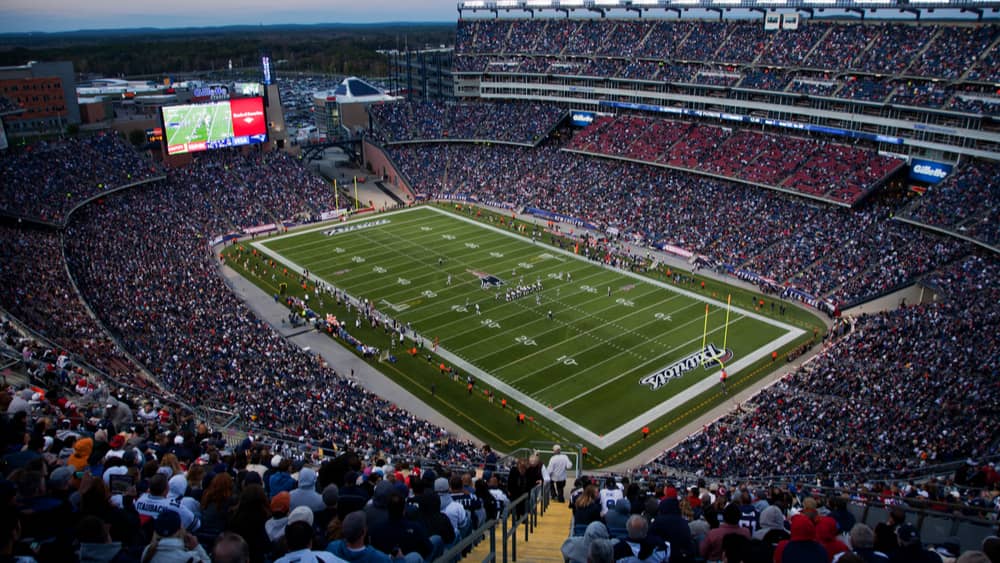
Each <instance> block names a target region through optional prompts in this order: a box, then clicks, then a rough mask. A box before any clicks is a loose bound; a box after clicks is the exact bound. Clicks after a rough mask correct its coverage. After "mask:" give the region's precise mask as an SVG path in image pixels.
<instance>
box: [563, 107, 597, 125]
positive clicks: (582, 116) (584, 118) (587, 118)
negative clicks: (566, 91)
mask: <svg viewBox="0 0 1000 563" xmlns="http://www.w3.org/2000/svg"><path fill="white" fill-rule="evenodd" d="M569 118H570V121H571V122H572V123H573V125H575V126H576V127H586V126H588V125H590V124H591V123H593V122H594V113H593V112H589V111H574V112H570V116H569Z"/></svg>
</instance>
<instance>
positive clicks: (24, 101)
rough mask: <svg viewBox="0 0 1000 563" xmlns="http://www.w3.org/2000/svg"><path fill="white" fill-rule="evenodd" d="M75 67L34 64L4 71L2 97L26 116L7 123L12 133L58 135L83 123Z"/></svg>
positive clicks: (10, 118) (0, 69) (0, 85)
mask: <svg viewBox="0 0 1000 563" xmlns="http://www.w3.org/2000/svg"><path fill="white" fill-rule="evenodd" d="M75 88H76V79H75V75H74V71H73V63H70V62H66V61H59V62H36V61H32V62H29V63H27V64H24V65H19V66H6V67H0V96H4V97H6V98H9V99H10V100H13V101H14V102H16V103H17V104H18V105H19V106H20V107H21V108H22V109H24V112H23V113H21V114H18V115H12V116H8V117H7V118H6V119H5V123H6V125H7V131H8V133H10V134H12V135H18V134H21V133H29V132H44V131H58V130H61V129H64V128H65V127H66V126H67V125H70V124H79V123H80V108H79V105H78V104H77V101H76V91H75Z"/></svg>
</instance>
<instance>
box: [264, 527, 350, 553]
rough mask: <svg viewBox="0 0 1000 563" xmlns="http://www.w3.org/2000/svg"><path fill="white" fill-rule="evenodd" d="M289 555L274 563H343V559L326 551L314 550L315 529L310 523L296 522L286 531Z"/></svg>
mask: <svg viewBox="0 0 1000 563" xmlns="http://www.w3.org/2000/svg"><path fill="white" fill-rule="evenodd" d="M285 539H286V541H287V542H288V553H286V554H285V555H284V556H283V557H279V558H278V559H276V560H275V562H274V563H341V562H342V561H343V559H341V558H339V557H335V556H333V555H331V554H330V553H328V552H326V551H314V550H313V548H312V547H313V528H312V525H311V524H309V523H308V522H301V521H300V522H294V523H292V524H289V525H288V528H287V529H286V530H285Z"/></svg>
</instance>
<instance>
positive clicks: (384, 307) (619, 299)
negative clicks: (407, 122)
mask: <svg viewBox="0 0 1000 563" xmlns="http://www.w3.org/2000/svg"><path fill="white" fill-rule="evenodd" d="M546 238H547V236H546ZM253 245H254V246H256V247H257V248H258V249H259V250H261V251H263V252H265V253H266V254H268V255H270V256H273V257H274V258H275V259H277V260H279V261H280V262H283V263H284V264H287V265H289V266H290V267H292V268H294V269H298V270H300V271H301V270H302V269H308V270H309V272H310V275H311V276H313V278H314V279H320V280H323V281H325V282H327V283H329V284H331V285H333V286H334V287H336V288H338V289H341V290H344V291H346V292H347V293H348V294H349V295H350V296H352V297H353V298H357V299H368V300H371V301H372V302H374V303H375V305H376V307H377V309H378V311H379V312H380V313H382V314H384V315H387V316H388V317H391V318H393V319H395V320H398V321H400V322H401V323H410V325H411V326H412V329H413V331H414V333H415V334H416V335H419V336H418V337H419V338H421V339H423V341H424V342H425V343H426V345H427V346H428V347H431V346H432V345H433V343H434V342H437V344H438V349H437V354H438V355H439V356H440V357H441V358H443V359H444V361H446V362H448V363H449V366H451V367H454V368H455V369H458V370H459V372H460V373H461V374H462V376H463V378H464V376H466V375H472V376H473V377H474V378H475V380H476V385H477V390H478V389H482V388H484V387H485V388H488V389H492V390H493V391H494V392H495V393H496V395H497V397H510V398H511V399H513V400H516V401H517V402H519V403H520V404H523V405H526V406H527V407H528V408H530V409H531V410H533V411H534V412H536V413H540V414H542V415H543V416H546V417H547V418H548V419H549V420H550V421H552V422H553V423H555V424H556V425H558V426H559V427H560V428H562V429H564V430H565V431H566V432H569V433H572V434H574V435H576V436H578V437H580V438H581V439H582V440H583V441H585V442H587V443H590V444H593V445H594V446H597V447H599V448H607V447H609V446H611V445H612V444H615V443H617V442H619V441H621V440H622V439H624V438H626V437H629V436H633V437H634V436H635V435H637V433H638V432H639V431H640V429H641V428H642V427H643V426H644V425H647V424H649V423H650V422H651V421H653V420H656V419H660V418H661V417H664V416H666V415H669V414H671V413H672V412H674V411H675V409H678V408H679V407H680V406H681V405H683V404H685V403H687V402H688V401H691V400H692V399H696V398H698V397H699V396H701V395H703V394H706V393H707V392H712V393H715V392H717V391H718V389H719V387H720V383H719V378H720V373H721V372H720V365H719V364H718V363H717V362H715V361H713V358H718V359H721V360H723V361H724V364H725V369H726V371H727V372H728V373H729V374H730V376H732V375H735V374H738V373H739V372H740V371H741V370H743V369H746V368H748V367H749V366H751V365H754V364H756V365H759V364H760V362H761V361H762V360H766V359H768V358H769V357H770V355H771V353H772V351H777V350H779V349H783V348H787V346H788V345H789V344H790V343H792V342H793V341H795V340H796V339H798V338H800V337H801V336H802V335H803V334H804V333H805V331H803V330H802V329H801V328H799V327H797V326H794V325H793V324H791V323H786V322H784V320H783V319H781V318H775V317H774V316H765V315H762V314H759V313H756V312H754V311H753V310H752V309H751V310H747V309H746V308H745V307H747V306H748V305H750V302H749V301H748V300H746V302H742V303H741V302H736V301H734V302H733V303H732V306H731V308H730V309H729V310H728V311H727V306H726V296H725V295H715V296H714V297H713V296H712V295H711V294H702V292H700V291H699V288H698V286H696V285H691V286H687V285H685V286H683V287H679V286H676V285H674V284H672V283H667V282H661V281H657V280H654V279H651V278H648V277H645V276H640V275H637V274H632V273H630V272H625V271H619V270H613V269H610V268H607V267H604V266H601V265H600V264H598V263H595V262H592V261H589V260H586V259H584V258H583V256H582V255H576V254H574V253H573V249H572V248H569V250H562V249H560V248H558V247H553V246H551V245H549V244H546V243H542V242H539V243H533V242H532V241H531V240H530V238H527V237H524V236H521V235H518V234H515V233H514V232H511V231H510V230H508V229H507V228H504V227H499V226H495V225H490V224H484V223H482V222H480V221H476V220H474V219H472V218H468V217H463V216H458V215H456V214H453V213H449V212H447V211H443V210H440V209H437V208H434V207H418V208H411V209H407V210H404V211H400V212H395V213H388V214H382V215H378V216H373V217H370V218H367V219H362V220H357V221H354V222H349V223H340V224H336V225H328V226H326V227H322V228H315V229H310V230H307V231H300V232H297V233H294V234H288V235H282V236H277V237H273V238H270V239H267V240H266V241H262V242H261V241H258V242H255V243H253ZM581 253H582V250H581ZM483 279H486V280H488V281H489V282H491V283H493V284H499V285H495V286H494V285H489V284H487V285H486V286H485V287H484V283H483ZM519 285H520V286H534V288H535V289H534V290H531V291H524V292H522V293H523V295H521V296H518V297H515V298H512V299H510V300H508V298H507V295H506V294H507V292H508V291H513V290H514V289H515V288H516V287H517V286H519ZM539 285H540V289H538V287H539ZM477 306H478V312H477V309H476V307H477ZM706 306H707V311H708V312H707V315H706ZM550 313H551V315H550ZM727 315H728V318H729V322H728V325H727V323H726V318H727ZM706 318H707V329H706ZM348 321H349V323H350V325H351V326H353V322H351V321H353V319H348ZM411 334H413V333H411ZM407 346H410V344H407ZM397 354H399V355H402V354H404V352H403V350H402V349H397Z"/></svg>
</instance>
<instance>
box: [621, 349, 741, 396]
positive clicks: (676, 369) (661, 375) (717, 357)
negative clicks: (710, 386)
mask: <svg viewBox="0 0 1000 563" xmlns="http://www.w3.org/2000/svg"><path fill="white" fill-rule="evenodd" d="M732 358H733V351H732V350H731V349H728V348H727V349H725V350H722V349H721V348H719V347H718V346H716V345H715V344H711V343H710V344H708V345H707V346H705V348H704V349H702V350H698V351H697V352H695V353H693V354H691V355H689V356H685V357H683V358H681V359H679V360H677V361H676V362H674V363H672V364H670V365H669V366H667V367H665V368H663V369H661V370H659V371H657V372H656V373H651V374H649V375H647V376H646V377H643V378H642V379H640V380H639V384H640V385H649V388H650V389H651V390H653V391H656V390H657V389H659V388H660V387H663V386H664V385H666V384H667V382H668V381H670V380H671V379H675V378H678V377H680V376H682V375H684V374H685V373H687V372H689V371H691V370H693V369H694V368H696V367H698V366H700V365H702V364H718V363H719V362H728V361H729V360H731V359H732Z"/></svg>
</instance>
